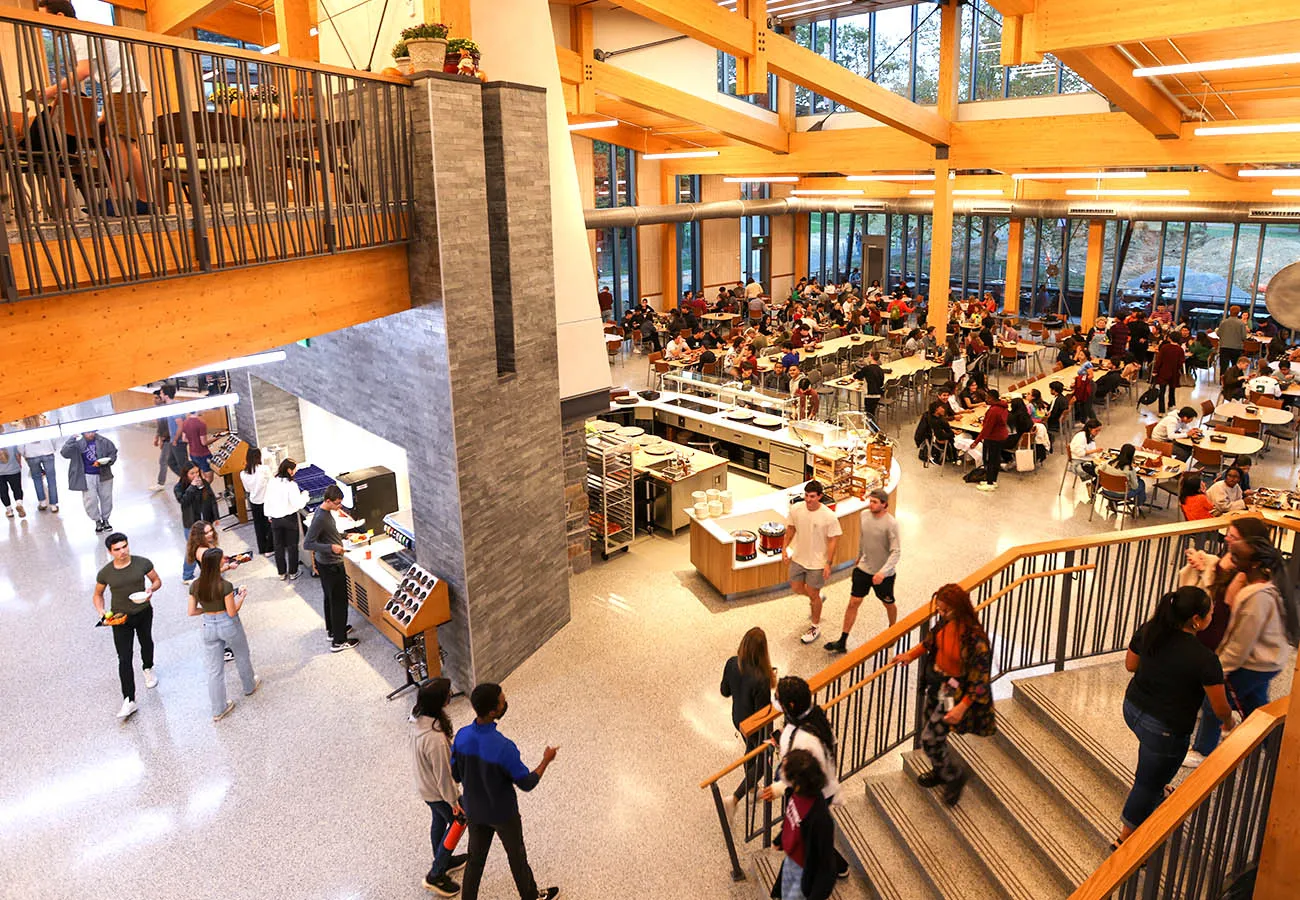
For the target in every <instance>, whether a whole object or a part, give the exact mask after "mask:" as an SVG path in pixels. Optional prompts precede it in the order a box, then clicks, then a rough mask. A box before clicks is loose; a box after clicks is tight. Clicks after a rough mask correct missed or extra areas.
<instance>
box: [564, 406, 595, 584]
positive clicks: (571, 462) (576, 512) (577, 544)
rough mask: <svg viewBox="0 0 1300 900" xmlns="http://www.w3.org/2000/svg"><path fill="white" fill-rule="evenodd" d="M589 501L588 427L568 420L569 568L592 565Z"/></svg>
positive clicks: (577, 570)
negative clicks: (588, 516) (588, 515)
mask: <svg viewBox="0 0 1300 900" xmlns="http://www.w3.org/2000/svg"><path fill="white" fill-rule="evenodd" d="M588 507H589V504H588V501H587V428H586V423H585V422H584V421H583V420H581V419H579V420H578V421H576V422H566V423H565V424H564V512H565V521H564V537H565V540H566V541H567V542H568V546H569V572H570V573H571V574H573V575H577V574H578V573H580V572H585V571H587V570H588V569H590V568H591V525H590V523H589V522H588V518H587V514H588Z"/></svg>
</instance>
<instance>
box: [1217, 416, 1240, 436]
mask: <svg viewBox="0 0 1300 900" xmlns="http://www.w3.org/2000/svg"><path fill="white" fill-rule="evenodd" d="M1232 421H1234V422H1236V421H1237V420H1236V419H1233V420H1232ZM1214 430H1215V431H1217V432H1219V433H1220V434H1240V435H1243V436H1244V435H1245V434H1246V429H1244V428H1242V427H1241V426H1240V425H1219V426H1218V427H1216V428H1215V429H1214Z"/></svg>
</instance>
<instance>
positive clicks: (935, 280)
mask: <svg viewBox="0 0 1300 900" xmlns="http://www.w3.org/2000/svg"><path fill="white" fill-rule="evenodd" d="M939 154H940V155H942V157H943V158H942V159H936V160H935V161H934V216H933V218H932V219H931V224H930V296H929V301H930V313H929V317H928V319H927V321H928V322H929V324H931V325H933V326H934V331H935V336H936V338H937V339H938V340H939V341H944V340H946V339H947V337H948V294H949V292H950V291H951V287H950V286H949V279H950V277H951V275H952V181H951V180H950V179H949V178H948V172H949V171H950V170H949V168H948V152H947V148H946V147H944V148H941V149H940V151H939Z"/></svg>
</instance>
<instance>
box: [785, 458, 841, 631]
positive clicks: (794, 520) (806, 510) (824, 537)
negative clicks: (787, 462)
mask: <svg viewBox="0 0 1300 900" xmlns="http://www.w3.org/2000/svg"><path fill="white" fill-rule="evenodd" d="M803 501H804V502H803V503H799V504H796V505H794V506H791V507H790V512H789V515H787V517H786V520H785V550H784V552H783V553H782V558H783V559H784V560H786V561H787V562H789V563H790V587H791V588H793V589H794V590H795V592H797V593H800V594H803V595H804V596H805V597H807V598H808V603H809V606H810V608H811V610H812V624H811V625H810V626H808V630H807V631H805V632H804V633H803V636H802V637H800V638H799V640H801V641H803V642H804V643H805V644H811V643H812V642H813V641H815V640H817V638H819V637H821V633H822V629H821V621H822V594H821V589H822V588H823V587H824V586H825V585H826V579H827V578H830V577H831V562H832V561H833V560H834V559H835V546H836V544H838V543H839V541H840V535H841V534H843V531H842V530H841V528H840V520H839V517H838V516H836V515H835V513H833V512H831V510H830V509H828V508H827V507H825V506H823V505H822V486H821V482H818V481H810V482H808V483H807V484H806V485H804V489H803Z"/></svg>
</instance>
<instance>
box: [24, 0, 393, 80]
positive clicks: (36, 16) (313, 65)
mask: <svg viewBox="0 0 1300 900" xmlns="http://www.w3.org/2000/svg"><path fill="white" fill-rule="evenodd" d="M0 22H15V23H21V24H23V25H32V26H35V27H37V28H50V29H56V30H66V31H73V32H77V33H80V34H91V35H95V36H96V37H103V38H112V39H114V40H119V41H128V42H131V43H134V44H148V45H150V46H153V47H165V48H172V49H176V50H189V51H190V52H192V53H206V54H208V55H209V56H221V57H225V58H228V59H242V60H244V61H246V62H253V63H257V64H258V65H262V66H286V67H288V68H294V69H307V70H310V71H313V72H324V73H327V74H330V75H346V76H349V77H352V78H359V79H363V80H366V81H386V82H388V83H389V84H402V85H409V84H410V83H411V82H410V80H409V79H407V78H404V77H403V76H401V75H384V74H383V73H381V72H360V71H357V70H356V69H349V68H346V67H344V66H332V65H329V64H327V63H322V62H317V61H316V60H314V59H294V58H290V57H287V56H278V55H277V56H271V55H268V54H266V53H259V52H257V51H256V50H240V49H238V48H235V47H227V46H225V45H224V44H210V43H208V42H207V41H195V40H190V39H189V38H182V37H175V36H174V35H170V34H156V33H154V32H152V31H144V30H141V29H138V28H121V27H119V26H116V25H100V24H98V23H96V22H86V21H83V20H81V19H69V18H67V17H65V16H53V15H50V14H49V13H42V12H33V11H31V10H27V9H19V8H18V7H15V6H3V7H0Z"/></svg>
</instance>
